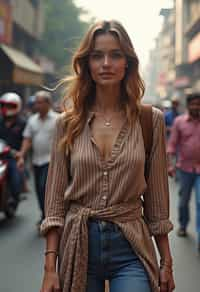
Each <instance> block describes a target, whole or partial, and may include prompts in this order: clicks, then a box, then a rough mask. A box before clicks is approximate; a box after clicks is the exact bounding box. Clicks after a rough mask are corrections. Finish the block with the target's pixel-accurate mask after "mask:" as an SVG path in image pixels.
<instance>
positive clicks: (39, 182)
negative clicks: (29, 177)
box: [34, 163, 49, 219]
mask: <svg viewBox="0 0 200 292" xmlns="http://www.w3.org/2000/svg"><path fill="white" fill-rule="evenodd" d="M48 166H49V164H48V163H47V164H44V165H41V166H36V165H35V166H34V178H35V188H36V195H37V199H38V203H39V207H40V210H41V219H44V198H45V187H46V181H47V174H48Z"/></svg>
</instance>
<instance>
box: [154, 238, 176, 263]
mask: <svg viewBox="0 0 200 292" xmlns="http://www.w3.org/2000/svg"><path fill="white" fill-rule="evenodd" d="M154 238H155V242H156V245H157V248H158V251H159V254H160V259H161V260H160V265H161V266H163V265H166V266H168V267H171V268H172V264H173V263H172V256H171V252H170V247H169V240H168V235H167V234H162V235H156V236H154Z"/></svg>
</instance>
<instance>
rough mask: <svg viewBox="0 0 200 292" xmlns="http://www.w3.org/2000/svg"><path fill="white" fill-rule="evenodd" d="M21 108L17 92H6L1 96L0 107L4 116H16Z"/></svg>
mask: <svg viewBox="0 0 200 292" xmlns="http://www.w3.org/2000/svg"><path fill="white" fill-rule="evenodd" d="M21 108H22V100H21V97H20V96H19V95H18V94H16V93H14V92H8V93H5V94H3V95H2V96H1V98H0V109H1V114H2V115H3V116H4V117H12V116H16V115H17V114H18V113H19V112H20V111H21Z"/></svg>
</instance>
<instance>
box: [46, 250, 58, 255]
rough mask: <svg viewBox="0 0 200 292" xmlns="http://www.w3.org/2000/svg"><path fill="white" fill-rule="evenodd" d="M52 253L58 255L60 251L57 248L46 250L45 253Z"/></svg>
mask: <svg viewBox="0 0 200 292" xmlns="http://www.w3.org/2000/svg"><path fill="white" fill-rule="evenodd" d="M50 253H53V254H55V255H56V256H58V252H57V251H56V250H46V251H45V253H44V254H45V256H46V255H48V254H50Z"/></svg>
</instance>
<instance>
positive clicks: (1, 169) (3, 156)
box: [0, 139, 18, 218]
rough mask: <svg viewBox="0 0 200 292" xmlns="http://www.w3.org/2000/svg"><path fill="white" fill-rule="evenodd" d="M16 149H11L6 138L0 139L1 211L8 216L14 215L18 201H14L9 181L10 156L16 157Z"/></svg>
mask: <svg viewBox="0 0 200 292" xmlns="http://www.w3.org/2000/svg"><path fill="white" fill-rule="evenodd" d="M15 153H16V151H15V150H13V149H11V148H10V147H9V146H8V145H7V144H6V142H5V141H4V140H2V139H0V212H3V213H4V214H5V216H6V217H7V218H12V217H14V215H15V213H16V209H17V206H18V202H15V203H13V201H14V200H13V198H12V194H11V191H10V187H9V183H8V161H7V158H8V157H11V156H12V157H15Z"/></svg>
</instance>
